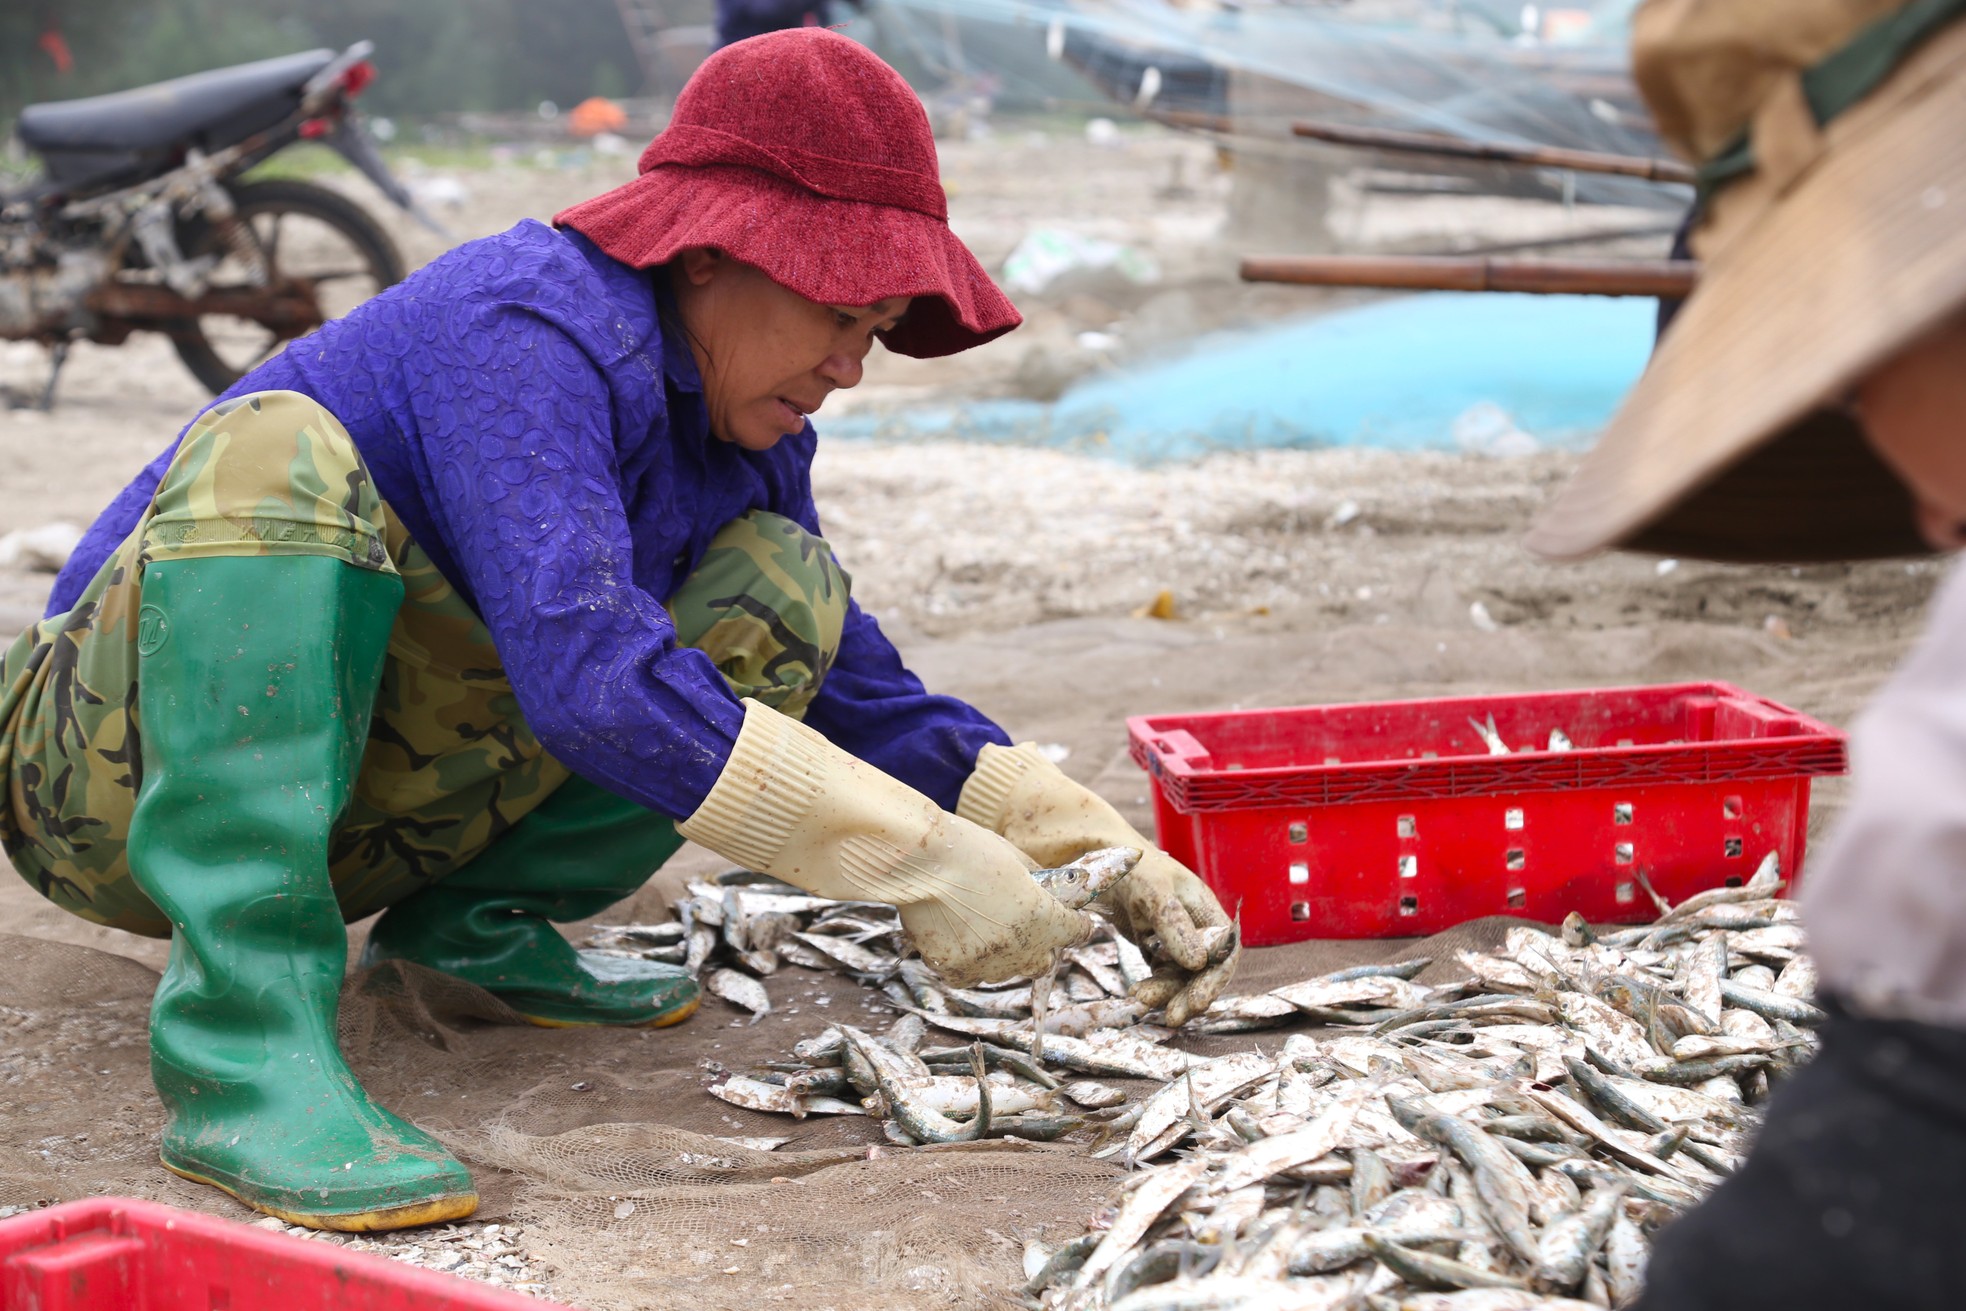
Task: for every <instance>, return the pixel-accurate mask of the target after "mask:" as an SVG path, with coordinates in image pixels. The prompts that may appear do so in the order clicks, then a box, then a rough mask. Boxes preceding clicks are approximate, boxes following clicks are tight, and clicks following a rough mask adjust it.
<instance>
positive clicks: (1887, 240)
mask: <svg viewBox="0 0 1966 1311" xmlns="http://www.w3.org/2000/svg"><path fill="white" fill-rule="evenodd" d="M1633 61H1634V67H1635V72H1636V76H1637V80H1638V84H1639V87H1640V89H1641V91H1642V92H1643V93H1644V94H1645V97H1646V99H1647V101H1648V102H1649V103H1650V105H1651V107H1652V110H1653V113H1654V115H1655V116H1656V118H1657V120H1658V123H1659V126H1660V129H1661V131H1662V132H1663V133H1664V135H1665V137H1666V138H1667V140H1668V141H1670V142H1672V143H1673V144H1674V145H1675V146H1676V147H1677V148H1678V149H1679V150H1680V151H1681V152H1682V153H1684V154H1685V155H1686V156H1687V157H1689V158H1690V159H1693V160H1695V161H1698V162H1699V163H1700V164H1701V169H1700V179H1701V183H1700V186H1701V199H1700V207H1701V210H1700V219H1699V222H1698V224H1697V226H1696V227H1695V229H1694V233H1693V246H1694V250H1695V252H1696V253H1697V254H1698V255H1699V257H1700V259H1701V261H1702V264H1701V274H1700V281H1699V285H1698V287H1697V288H1696V289H1695V291H1694V292H1693V294H1692V295H1691V296H1690V297H1689V298H1688V300H1687V301H1686V303H1685V305H1684V307H1683V308H1682V309H1681V311H1680V313H1679V314H1678V316H1677V317H1676V318H1675V319H1674V320H1673V322H1672V325H1671V326H1670V327H1669V328H1668V329H1667V330H1666V331H1665V333H1664V335H1663V336H1662V338H1661V340H1660V343H1659V347H1658V351H1657V353H1656V354H1655V356H1654V358H1653V360H1652V363H1651V365H1650V366H1649V368H1648V369H1647V371H1646V373H1645V375H1644V376H1643V377H1642V378H1641V379H1640V380H1639V383H1638V385H1637V386H1636V388H1635V389H1634V390H1633V392H1632V394H1631V396H1630V397H1629V398H1628V399H1627V401H1626V403H1625V405H1624V407H1623V408H1622V409H1621V410H1620V412H1619V413H1618V415H1617V416H1616V418H1615V419H1614V420H1613V422H1612V424H1611V426H1610V428H1609V429H1608V430H1607V431H1606V433H1605V434H1604V437H1603V438H1602V440H1601V441H1600V442H1599V443H1598V445H1597V446H1596V448H1594V449H1593V450H1592V452H1591V453H1590V454H1589V455H1588V456H1587V457H1586V458H1585V460H1584V462H1583V463H1582V465H1581V466H1580V467H1579V469H1578V472H1577V474H1576V476H1575V478H1574V479H1573V480H1572V482H1571V483H1570V485H1569V486H1568V487H1567V488H1565V490H1564V491H1563V492H1562V493H1561V494H1560V495H1559V496H1558V497H1557V499H1556V500H1555V502H1554V503H1553V504H1552V505H1551V506H1550V507H1549V508H1548V510H1547V511H1546V512H1545V513H1544V514H1543V515H1542V517H1541V519H1540V521H1539V522H1538V523H1537V524H1536V525H1535V527H1534V528H1533V529H1532V531H1531V533H1530V535H1529V544H1530V546H1531V547H1532V548H1533V549H1535V550H1536V551H1538V552H1540V553H1542V554H1544V555H1546V556H1550V557H1554V558H1560V559H1562V558H1575V557H1578V556H1582V555H1585V554H1588V553H1590V552H1592V551H1596V550H1599V549H1602V548H1605V547H1626V548H1631V549H1639V550H1653V551H1659V552H1664V553H1670V554H1673V555H1688V556H1701V557H1706V558H1711V559H1722V560H1749V561H1753V560H1761V561H1785V562H1786V561H1806V560H1831V559H1859V558H1872V557H1886V556H1893V555H1903V554H1908V553H1913V552H1919V551H1925V550H1934V551H1953V550H1957V549H1958V548H1959V547H1961V546H1962V545H1966V0H1912V2H1911V3H1906V2H1905V0H1784V3H1781V4H1770V3H1765V0H1652V3H1650V4H1647V5H1646V6H1645V7H1643V8H1642V9H1640V10H1639V11H1638V13H1637V14H1636V15H1635V18H1634V22H1633ZM1851 757H1852V764H1853V776H1854V788H1853V794H1852V799H1851V802H1850V805H1849V808H1848V809H1847V811H1846V812H1845V813H1844V815H1843V816H1842V817H1841V819H1840V820H1839V822H1838V825H1837V827H1836V830H1835V832H1834V834H1833V836H1832V839H1831V841H1830V844H1829V846H1828V848H1827V850H1826V851H1825V852H1824V853H1823V854H1822V855H1821V856H1820V857H1819V858H1818V859H1817V860H1816V861H1813V862H1812V863H1811V865H1810V867H1809V871H1808V877H1807V878H1806V879H1804V880H1803V887H1802V890H1801V896H1802V906H1803V911H1804V916H1805V919H1806V922H1807V924H1808V928H1809V934H1810V941H1811V944H1812V950H1813V952H1814V953H1815V956H1816V960H1817V965H1818V969H1819V974H1820V985H1819V986H1820V994H1821V996H1820V1000H1821V1004H1822V1006H1823V1007H1824V1008H1825V1009H1826V1010H1827V1011H1828V1012H1829V1013H1830V1016H1831V1018H1830V1020H1829V1021H1828V1023H1827V1024H1826V1025H1825V1026H1824V1027H1823V1030H1822V1048H1821V1052H1820V1054H1819V1055H1818V1056H1817V1057H1816V1059H1815V1060H1814V1062H1813V1063H1811V1064H1809V1065H1808V1066H1806V1067H1804V1068H1803V1069H1802V1070H1801V1071H1800V1072H1799V1073H1797V1074H1795V1075H1794V1076H1793V1077H1791V1078H1789V1079H1787V1080H1785V1081H1783V1082H1782V1083H1781V1084H1780V1085H1779V1086H1778V1087H1777V1088H1776V1089H1775V1092H1774V1095H1773V1097H1772V1099H1771V1101H1770V1102H1769V1105H1768V1110H1767V1117H1766V1121H1765V1124H1764V1127H1763V1129H1762V1130H1761V1134H1760V1137H1759V1139H1758V1140H1757V1142H1756V1143H1755V1145H1754V1147H1753V1149H1752V1151H1751V1152H1750V1153H1749V1155H1748V1157H1747V1160H1746V1163H1745V1164H1744V1165H1743V1166H1742V1168H1741V1169H1740V1170H1739V1171H1737V1172H1736V1173H1735V1174H1734V1175H1732V1176H1731V1177H1730V1178H1728V1179H1727V1180H1726V1181H1725V1182H1724V1183H1722V1184H1721V1185H1720V1186H1719V1187H1718V1188H1717V1189H1716V1190H1715V1191H1714V1192H1713V1193H1712V1195H1711V1196H1709V1197H1708V1198H1707V1199H1706V1200H1705V1201H1704V1202H1703V1203H1701V1204H1700V1205H1699V1206H1697V1207H1695V1208H1694V1209H1693V1210H1692V1211H1690V1212H1688V1213H1687V1214H1686V1215H1685V1216H1684V1217H1682V1218H1681V1219H1680V1220H1678V1221H1677V1222H1675V1223H1673V1224H1670V1225H1668V1226H1667V1227H1666V1228H1665V1229H1664V1230H1663V1231H1662V1232H1661V1234H1660V1235H1659V1237H1658V1242H1657V1246H1656V1249H1655V1251H1654V1253H1653V1256H1652V1260H1651V1265H1650V1271H1649V1276H1648V1280H1649V1286H1648V1288H1647V1291H1646V1292H1645V1294H1644V1296H1643V1298H1642V1299H1641V1300H1640V1302H1639V1303H1638V1305H1639V1306H1640V1307H1641V1308H1643V1309H1644V1311H1704V1309H1706V1308H1713V1309H1715V1311H1718V1309H1719V1308H1723V1307H1724V1308H1729V1309H1730V1311H1743V1309H1749V1308H1763V1307H1765V1308H1777V1307H1779V1308H1783V1309H1784V1311H1806V1309H1808V1308H1817V1307H1821V1308H1830V1307H1835V1308H1839V1309H1841V1308H1854V1307H1863V1308H1866V1309H1867V1311H1868V1309H1870V1308H1914V1307H1916V1308H1935V1309H1936V1308H1942V1307H1944V1308H1950V1307H1957V1306H1962V1305H1966V1249H1963V1248H1962V1247H1961V1245H1960V1242H1959V1227H1960V1219H1961V1204H1960V1202H1959V1200H1958V1193H1957V1187H1958V1180H1959V1179H1960V1178H1961V1177H1966V576H1962V575H1960V574H1959V573H1958V572H1957V571H1955V572H1954V574H1953V576H1952V577H1951V579H1950V580H1949V581H1948V582H1947V583H1946V584H1945V585H1944V586H1943V588H1942V589H1941V590H1940V592H1939V593H1938V595H1937V596H1936V598H1935V600H1934V602H1933V605H1932V610H1931V615H1930V618H1929V627H1928V630H1927V632H1926V633H1925V635H1924V637H1923V639H1922V640H1921V641H1920V643H1919V645H1918V646H1917V648H1916V649H1915V650H1914V651H1913V652H1912V654H1911V655H1910V657H1909V658H1908V659H1907V660H1906V662H1905V664H1904V666H1903V667H1902V668H1901V669H1899V670H1898V671H1897V672H1896V674H1895V675H1894V676H1893V677H1892V678H1891V679H1890V681H1889V682H1888V683H1887V684H1886V685H1885V687H1884V688H1883V689H1882V690H1881V691H1880V692H1879V694H1878V695H1877V697H1876V698H1875V700H1874V701H1873V702H1872V704H1871V705H1870V707H1869V708H1868V709H1867V710H1866V711H1865V712H1864V714H1863V715H1862V717H1861V718H1860V719H1859V721H1858V723H1857V725H1856V727H1855V730H1854V733H1853V735H1852V742H1851Z"/></svg>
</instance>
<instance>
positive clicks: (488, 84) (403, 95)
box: [0, 0, 642, 132]
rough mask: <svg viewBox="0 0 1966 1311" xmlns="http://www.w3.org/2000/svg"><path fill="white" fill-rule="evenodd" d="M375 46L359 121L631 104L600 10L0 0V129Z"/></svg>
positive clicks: (585, 2) (537, 3)
mask: <svg viewBox="0 0 1966 1311" xmlns="http://www.w3.org/2000/svg"><path fill="white" fill-rule="evenodd" d="M365 38H366V39H368V40H371V41H374V42H375V45H376V53H375V62H376V66H377V68H378V70H379V71H380V74H381V75H380V76H379V77H378V78H377V80H376V84H375V86H374V87H373V88H371V89H370V90H369V91H368V92H367V93H366V94H365V96H364V97H363V101H362V103H363V106H364V108H366V109H367V110H368V111H369V112H370V113H375V114H394V115H404V116H409V117H416V116H420V115H425V114H433V113H443V112H450V111H457V110H502V109H529V108H532V107H533V106H535V105H537V104H538V103H539V102H540V101H542V100H553V101H556V102H558V103H559V104H561V105H572V104H574V103H576V102H578V101H580V100H583V99H585V98H586V97H588V96H594V95H599V96H608V97H619V96H627V95H633V94H635V93H636V91H637V90H638V89H639V88H640V85H641V80H642V78H641V73H640V71H639V69H638V67H637V65H636V62H635V56H634V53H633V51H632V49H631V48H630V46H629V44H628V38H627V34H626V32H625V31H624V30H623V28H622V23H621V16H620V13H619V11H618V10H617V9H616V7H615V3H614V0H0V132H3V131H4V126H5V124H6V123H7V122H9V121H11V119H12V118H13V116H14V114H15V113H16V112H17V111H18V110H19V109H20V107H21V106H22V105H24V104H32V103H34V102H35V101H40V100H66V99H70V98H73V97H75V96H88V95H95V94H97V93H99V92H103V91H116V90H121V89H124V88H126V87H133V86H141V85H143V84H145V83H148V82H157V81H161V80H163V79H165V78H169V77H176V76H179V75H180V74H184V73H193V72H198V71H200V70H202V69H208V68H218V67H221V66H223V65H226V64H235V63H243V62H244V61H246V60H250V59H263V58H266V57H268V56H271V55H284V54H291V53H293V52H295V51H298V50H309V49H312V48H314V47H316V46H330V47H334V48H336V49H340V48H342V47H345V46H347V45H350V44H352V43H353V42H355V41H359V40H362V39H365Z"/></svg>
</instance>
